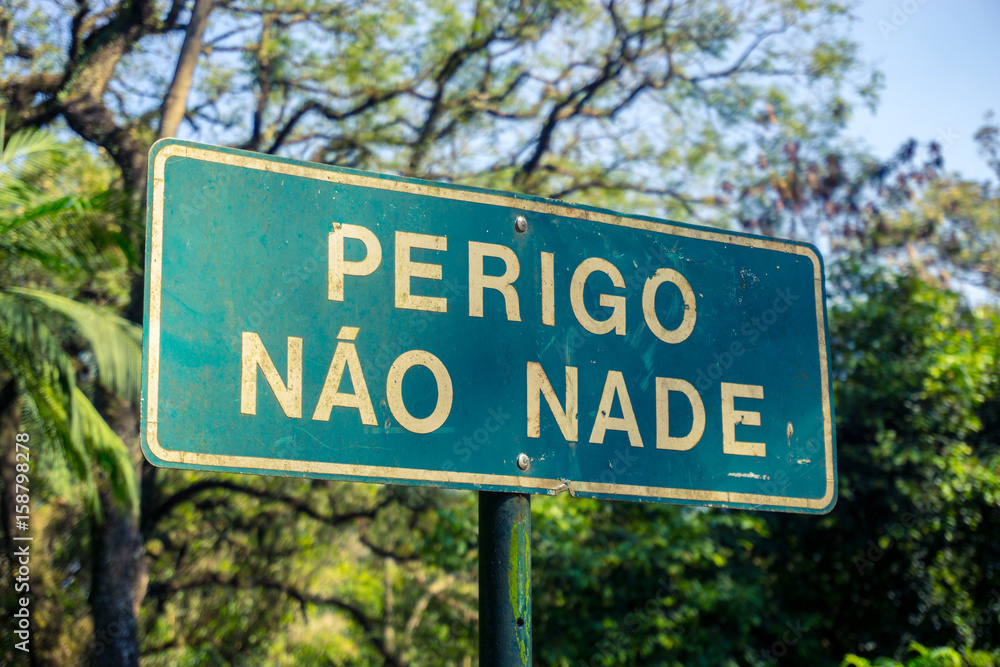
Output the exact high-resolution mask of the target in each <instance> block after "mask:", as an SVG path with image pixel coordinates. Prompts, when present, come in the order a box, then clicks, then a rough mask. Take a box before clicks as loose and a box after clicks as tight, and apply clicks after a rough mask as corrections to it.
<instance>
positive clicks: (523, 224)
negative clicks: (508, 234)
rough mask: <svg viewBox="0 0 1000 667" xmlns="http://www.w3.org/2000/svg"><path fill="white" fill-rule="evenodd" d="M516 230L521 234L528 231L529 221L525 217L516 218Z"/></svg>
mask: <svg viewBox="0 0 1000 667" xmlns="http://www.w3.org/2000/svg"><path fill="white" fill-rule="evenodd" d="M514 229H516V230H517V231H519V232H524V231H527V229H528V219H527V218H526V217H524V216H523V215H519V216H517V217H516V218H514Z"/></svg>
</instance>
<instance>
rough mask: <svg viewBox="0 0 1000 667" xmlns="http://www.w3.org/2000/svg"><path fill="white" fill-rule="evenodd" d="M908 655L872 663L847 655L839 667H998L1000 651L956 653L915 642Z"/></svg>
mask: <svg viewBox="0 0 1000 667" xmlns="http://www.w3.org/2000/svg"><path fill="white" fill-rule="evenodd" d="M909 652H910V653H915V654H916V655H915V656H914V657H912V658H910V659H909V660H907V661H906V662H898V661H896V660H893V659H891V658H876V659H875V660H874V661H872V660H867V659H866V658H859V657H858V656H856V655H848V656H847V657H845V658H844V661H843V662H842V663H841V667H993V666H995V665H1000V651H996V652H987V651H961V652H960V651H956V650H955V649H953V648H948V647H946V646H945V647H941V648H933V649H929V648H924V647H923V646H921V645H920V644H917V643H916V642H914V643H912V644H910V648H909Z"/></svg>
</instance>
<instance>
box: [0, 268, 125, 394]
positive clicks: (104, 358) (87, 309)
mask: <svg viewBox="0 0 1000 667" xmlns="http://www.w3.org/2000/svg"><path fill="white" fill-rule="evenodd" d="M6 291H7V292H9V293H11V294H18V295H22V296H25V297H28V298H30V299H33V300H34V301H36V302H38V303H40V304H42V305H43V306H45V307H46V308H48V309H50V310H53V311H55V312H58V313H60V314H62V315H63V316H65V317H66V318H67V319H68V320H69V321H70V322H72V324H73V325H74V326H75V328H76V330H77V331H78V332H79V333H80V335H81V336H83V338H84V339H86V341H87V343H88V344H89V345H90V348H91V350H92V351H93V352H94V357H95V358H96V360H97V371H98V381H99V382H101V384H103V385H104V386H105V387H106V388H107V389H108V390H109V391H112V392H114V393H115V394H117V395H119V396H121V397H122V398H124V399H125V400H127V401H130V402H132V403H138V402H139V396H140V393H141V389H142V327H140V326H138V325H136V324H135V323H133V322H129V321H128V320H126V319H125V318H123V317H119V316H118V315H115V314H114V313H111V312H108V311H106V310H103V309H101V308H97V307H96V306H92V305H89V304H85V303H81V302H79V301H74V300H72V299H68V298H66V297H64V296H59V295H58V294H52V293H51V292H43V291H41V290H34V289H27V288H24V287H10V288H8V289H7V290H6Z"/></svg>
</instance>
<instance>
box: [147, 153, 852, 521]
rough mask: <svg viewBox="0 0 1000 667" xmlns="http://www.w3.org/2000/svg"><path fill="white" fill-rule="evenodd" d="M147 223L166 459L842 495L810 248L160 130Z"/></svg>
mask: <svg viewBox="0 0 1000 667" xmlns="http://www.w3.org/2000/svg"><path fill="white" fill-rule="evenodd" d="M148 223H149V224H148V228H147V230H148V231H147V244H146V252H147V255H146V322H145V325H146V328H145V340H144V352H145V354H144V384H143V413H142V416H143V426H142V435H143V448H144V451H145V454H146V456H147V457H148V458H149V460H150V461H152V462H153V463H155V464H157V465H164V466H173V467H179V468H195V469H202V470H227V471H238V472H244V473H262V474H281V475H292V476H307V477H319V478H328V479H345V480H358V481H368V482H383V483H398V484H415V485H429V486H445V487H453V488H467V489H487V490H495V491H507V492H526V493H548V494H552V493H558V492H560V491H569V492H570V493H572V494H574V495H577V496H587V497H598V498H619V499H628V500H647V501H656V502H673V503H685V504H697V505H714V506H726V507H743V508H761V509H773V510H786V511H796V512H812V513H821V512H826V511H829V510H830V508H831V507H832V506H833V504H834V502H835V499H836V463H835V451H834V433H833V406H832V405H831V399H830V369H829V353H828V348H827V340H826V339H827V335H826V319H825V308H824V298H825V297H824V284H823V265H822V261H821V258H820V256H819V253H818V252H817V251H816V249H815V248H813V247H811V246H808V245H804V244H801V243H792V242H787V241H780V240H776V239H769V238H761V237H754V236H748V235H742V234H733V233H728V232H723V231H717V230H713V229H705V228H700V227H694V226H689V225H684V224H679V223H674V222H666V221H662V220H655V219H651V218H644V217H636V216H628V215H621V214H618V213H613V212H609V211H603V210H598V209H592V208H586V207H580V206H570V205H566V204H561V203H558V202H553V201H547V200H542V199H536V198H530V197H524V196H515V195H510V194H504V193H499V192H491V191H485V190H477V189H470V188H462V187H455V186H450V185H445V184H435V183H428V182H422V181H415V180H410V179H401V178H391V177H386V176H379V175H376V174H369V173H363V172H357V171H350V170H345V169H336V168H330V167H324V166H320V165H315V164H309V163H304V162H297V161H293V160H287V159H282V158H276V157H272V156H265V155H256V154H251V153H244V152H240V151H234V150H228V149H221V148H214V147H210V146H203V145H198V144H192V143H187V142H181V141H174V140H168V141H161V142H159V143H157V144H156V145H155V146H154V147H153V149H152V152H151V155H150V178H149V221H148Z"/></svg>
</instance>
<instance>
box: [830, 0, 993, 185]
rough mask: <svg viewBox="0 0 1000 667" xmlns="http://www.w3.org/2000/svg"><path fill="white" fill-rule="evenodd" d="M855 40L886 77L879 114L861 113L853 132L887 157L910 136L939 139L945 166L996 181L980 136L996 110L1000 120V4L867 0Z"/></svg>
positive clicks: (978, 0) (954, 0)
mask: <svg viewBox="0 0 1000 667" xmlns="http://www.w3.org/2000/svg"><path fill="white" fill-rule="evenodd" d="M858 15H859V17H860V18H861V21H860V22H859V23H857V24H855V27H854V35H853V36H854V38H855V39H857V40H858V41H859V42H861V45H862V57H863V58H864V59H865V60H867V61H868V62H869V63H871V64H873V65H874V66H875V67H877V68H878V69H880V70H882V72H883V73H884V74H885V84H886V85H885V89H884V90H883V91H882V95H881V101H880V104H879V107H878V110H877V111H876V113H875V115H874V116H873V115H872V114H870V113H869V112H868V111H867V110H866V109H858V110H857V112H856V115H855V118H854V119H853V121H852V123H851V125H850V127H849V129H848V132H849V134H851V135H853V136H857V137H860V138H862V139H863V140H864V141H866V142H867V143H868V145H869V146H870V147H871V148H872V149H873V150H874V151H875V154H876V155H878V156H880V157H888V156H889V155H891V153H892V152H893V151H894V150H896V149H897V148H898V147H899V145H900V144H902V143H903V142H904V141H905V140H906V139H908V138H910V137H912V138H914V139H917V140H918V141H921V142H927V141H931V140H937V141H938V142H939V143H940V144H941V145H942V147H943V149H944V150H943V152H944V158H945V167H946V168H948V169H949V170H957V171H959V172H961V173H962V174H963V175H964V176H966V177H969V178H975V179H977V180H982V179H985V178H987V177H988V176H989V174H990V172H989V169H988V168H987V167H986V164H985V162H984V161H983V160H982V159H981V158H980V157H979V156H978V154H977V151H976V144H975V142H974V140H973V139H972V135H973V134H974V133H975V131H976V130H977V129H979V128H980V127H981V126H982V125H983V114H985V113H986V112H987V111H989V110H992V111H994V112H995V113H996V114H997V119H996V121H997V122H1000V1H998V0H865V1H864V2H862V3H861V5H860V6H859V7H858Z"/></svg>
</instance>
